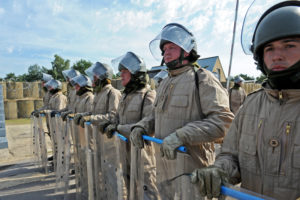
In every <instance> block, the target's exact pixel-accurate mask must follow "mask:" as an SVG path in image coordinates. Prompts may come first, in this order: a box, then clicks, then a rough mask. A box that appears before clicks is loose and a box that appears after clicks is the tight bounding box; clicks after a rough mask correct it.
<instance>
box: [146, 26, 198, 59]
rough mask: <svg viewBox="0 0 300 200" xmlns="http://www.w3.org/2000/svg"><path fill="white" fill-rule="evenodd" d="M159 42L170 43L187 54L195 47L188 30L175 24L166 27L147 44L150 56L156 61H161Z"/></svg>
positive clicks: (193, 39)
mask: <svg viewBox="0 0 300 200" xmlns="http://www.w3.org/2000/svg"><path fill="white" fill-rule="evenodd" d="M161 40H166V41H169V42H172V43H174V44H176V45H178V46H179V47H181V48H182V49H183V50H184V51H186V52H187V53H189V52H190V51H191V50H192V49H193V48H194V46H195V38H194V36H193V35H192V34H191V33H190V32H189V31H188V30H186V29H185V28H183V27H181V26H178V25H177V24H169V25H166V26H165V27H164V28H163V29H162V31H161V32H160V33H159V34H158V35H157V36H156V37H155V38H154V39H153V40H152V41H151V42H150V44H149V48H150V51H151V54H152V55H153V57H154V58H155V59H156V60H161V59H162V51H161V49H160V42H161Z"/></svg>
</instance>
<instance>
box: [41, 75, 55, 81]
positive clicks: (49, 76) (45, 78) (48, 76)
mask: <svg viewBox="0 0 300 200" xmlns="http://www.w3.org/2000/svg"><path fill="white" fill-rule="evenodd" d="M51 79H53V77H52V76H51V75H49V74H45V73H43V77H42V81H43V82H45V83H46V82H48V81H50V80H51Z"/></svg>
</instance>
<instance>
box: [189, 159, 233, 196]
mask: <svg viewBox="0 0 300 200" xmlns="http://www.w3.org/2000/svg"><path fill="white" fill-rule="evenodd" d="M228 179H229V176H228V174H227V173H226V172H225V171H224V170H223V169H221V168H219V167H216V166H214V165H211V166H209V167H204V168H201V169H196V170H194V171H193V173H192V175H191V182H192V183H199V192H200V194H201V195H202V196H207V198H208V199H212V198H213V197H215V198H219V199H225V196H224V195H221V185H226V184H227V183H228Z"/></svg>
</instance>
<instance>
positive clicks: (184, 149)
mask: <svg viewBox="0 0 300 200" xmlns="http://www.w3.org/2000/svg"><path fill="white" fill-rule="evenodd" d="M143 139H144V140H148V141H152V142H155V143H157V144H162V143H163V140H161V139H158V138H154V137H150V136H148V135H143ZM178 150H179V151H181V152H184V153H186V148H185V147H184V146H180V147H178Z"/></svg>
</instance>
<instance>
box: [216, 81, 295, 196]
mask: <svg viewBox="0 0 300 200" xmlns="http://www.w3.org/2000/svg"><path fill="white" fill-rule="evenodd" d="M214 165H216V166H219V167H221V168H223V169H224V170H226V171H227V172H228V173H229V175H230V182H231V183H232V184H237V183H239V182H241V187H243V188H246V189H248V190H251V191H254V192H257V193H261V194H264V195H266V196H270V197H273V198H276V199H296V198H299V197H300V90H299V89H290V90H282V91H278V90H272V89H270V87H269V86H268V85H266V84H265V85H263V89H260V90H258V91H257V92H254V93H252V94H250V95H249V96H248V97H247V98H246V101H245V102H244V104H243V106H242V107H241V109H240V110H239V111H238V113H237V115H236V117H235V119H234V121H233V123H232V125H231V127H230V129H229V132H228V134H227V135H226V137H225V139H224V143H223V147H222V149H221V154H220V155H219V156H218V157H217V159H216V162H215V164H214Z"/></svg>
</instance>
